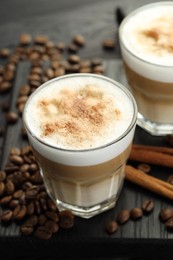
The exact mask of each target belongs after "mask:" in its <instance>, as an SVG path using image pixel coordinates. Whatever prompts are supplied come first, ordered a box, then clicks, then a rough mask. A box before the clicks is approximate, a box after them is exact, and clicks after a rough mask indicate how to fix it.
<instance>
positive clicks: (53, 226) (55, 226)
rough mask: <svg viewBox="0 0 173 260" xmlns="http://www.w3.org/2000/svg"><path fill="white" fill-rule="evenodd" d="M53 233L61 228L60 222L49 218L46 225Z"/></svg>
mask: <svg viewBox="0 0 173 260" xmlns="http://www.w3.org/2000/svg"><path fill="white" fill-rule="evenodd" d="M44 226H45V227H47V228H48V229H50V231H51V232H52V233H56V232H57V231H58V230H59V226H58V224H57V223H56V222H55V221H53V220H48V221H47V222H46V223H45V225H44Z"/></svg>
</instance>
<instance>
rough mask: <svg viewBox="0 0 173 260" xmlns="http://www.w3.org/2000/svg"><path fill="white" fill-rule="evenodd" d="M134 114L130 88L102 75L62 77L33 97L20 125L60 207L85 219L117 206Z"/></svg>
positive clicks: (134, 105)
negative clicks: (22, 125) (23, 126)
mask: <svg viewBox="0 0 173 260" xmlns="http://www.w3.org/2000/svg"><path fill="white" fill-rule="evenodd" d="M136 116H137V109H136V104H135V101H134V99H133V97H132V96H131V94H130V93H129V92H128V90H127V89H125V88H124V87H122V86H121V84H119V83H117V82H115V81H112V80H111V79H108V78H106V77H103V76H98V75H92V74H73V75H67V76H62V77H59V78H56V79H53V80H51V81H49V82H47V83H45V84H43V85H42V86H41V87H40V88H38V89H37V90H36V91H35V92H34V93H33V94H32V95H31V97H30V98H29V99H28V102H27V104H26V106H25V110H24V115H23V118H24V123H25V126H26V130H27V133H28V137H29V140H30V143H31V145H32V146H33V150H34V153H35V156H36V158H37V160H38V163H39V165H40V168H41V173H42V175H43V178H44V182H45V185H46V188H47V190H48V192H49V194H50V196H51V197H52V198H53V199H54V200H55V201H56V203H57V205H58V207H59V209H64V208H69V209H71V210H73V212H74V213H75V214H77V215H80V216H82V217H86V218H88V217H91V216H93V215H95V214H98V213H99V212H102V211H104V210H107V209H108V208H110V207H112V206H113V205H115V201H116V199H117V196H118V193H119V190H120V187H121V186H122V183H123V178H124V165H125V162H126V160H127V158H128V156H129V153H130V149H131V143H132V139H133V136H134V130H135V123H136Z"/></svg>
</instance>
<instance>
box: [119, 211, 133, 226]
mask: <svg viewBox="0 0 173 260" xmlns="http://www.w3.org/2000/svg"><path fill="white" fill-rule="evenodd" d="M129 219H130V212H129V210H127V209H122V210H120V212H119V213H118V215H117V221H118V223H119V224H124V223H126V222H127V221H128V220H129Z"/></svg>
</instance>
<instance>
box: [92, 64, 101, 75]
mask: <svg viewBox="0 0 173 260" xmlns="http://www.w3.org/2000/svg"><path fill="white" fill-rule="evenodd" d="M92 72H93V73H96V74H103V73H104V67H103V66H102V65H98V66H94V68H93V70H92Z"/></svg>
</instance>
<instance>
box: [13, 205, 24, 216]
mask: <svg viewBox="0 0 173 260" xmlns="http://www.w3.org/2000/svg"><path fill="white" fill-rule="evenodd" d="M25 215H26V206H24V205H18V206H17V207H16V208H15V209H14V210H13V218H14V219H15V220H22V219H23V218H24V217H25Z"/></svg>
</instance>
